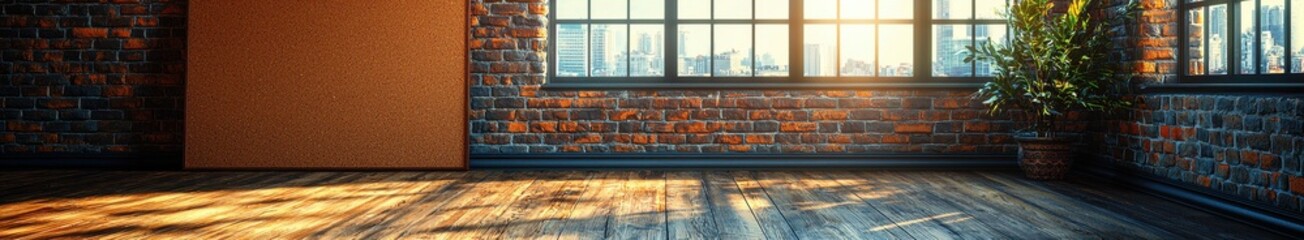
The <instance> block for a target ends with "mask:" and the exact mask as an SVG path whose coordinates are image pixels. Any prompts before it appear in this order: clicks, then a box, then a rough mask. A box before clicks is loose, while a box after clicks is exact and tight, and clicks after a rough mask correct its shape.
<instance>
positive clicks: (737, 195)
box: [701, 171, 787, 239]
mask: <svg viewBox="0 0 1304 240" xmlns="http://www.w3.org/2000/svg"><path fill="white" fill-rule="evenodd" d="M701 181H702V188H703V192H705V193H706V201H705V204H706V205H707V207H709V208H710V209H711V218H712V219H714V220H715V224H716V226H717V227H716V229H717V230H718V232H719V237H720V239H764V238H766V236H765V232H764V231H763V230H762V228H763V227H762V226H761V223H760V221H759V219H757V217H756V214H755V213H753V212H752V208H751V205H750V204H748V203H747V197H746V196H744V195H743V193H742V191H741V190H739V189H738V183H737V182H735V181H734V178H733V176H732V175H730V173H728V172H723V171H711V172H706V173H705V174H702V179H701ZM784 225H787V224H786V223H785V224H784Z"/></svg>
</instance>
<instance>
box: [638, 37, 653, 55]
mask: <svg viewBox="0 0 1304 240" xmlns="http://www.w3.org/2000/svg"><path fill="white" fill-rule="evenodd" d="M638 52H639V53H652V34H648V33H643V34H639V36H638Z"/></svg>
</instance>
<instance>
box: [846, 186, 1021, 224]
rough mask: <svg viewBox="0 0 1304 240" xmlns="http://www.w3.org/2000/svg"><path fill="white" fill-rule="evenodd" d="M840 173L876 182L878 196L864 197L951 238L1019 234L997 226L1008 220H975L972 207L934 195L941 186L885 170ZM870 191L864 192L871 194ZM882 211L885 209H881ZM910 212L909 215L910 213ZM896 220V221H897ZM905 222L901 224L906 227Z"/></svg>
mask: <svg viewBox="0 0 1304 240" xmlns="http://www.w3.org/2000/svg"><path fill="white" fill-rule="evenodd" d="M842 174H847V175H850V176H849V177H852V176H854V177H860V178H861V179H865V180H866V181H869V182H870V184H875V185H880V186H883V187H885V188H886V189H881V190H879V191H878V192H881V193H882V195H879V196H875V197H867V198H870V199H881V201H882V202H883V203H882V204H883V205H885V206H884V207H883V208H885V209H892V210H890V211H892V212H899V214H903V215H904V216H903V217H905V218H909V217H910V216H912V215H913V216H915V217H917V218H916V219H915V220H908V221H907V222H918V221H919V220H921V219H928V220H929V221H930V222H935V223H937V224H939V225H941V226H944V227H946V228H947V230H949V231H950V232H951V233H953V234H955V236H953V237H958V238H961V239H974V238H979V239H986V238H1015V237H1017V236H1020V235H1021V234H1020V233H1017V232H1014V231H1009V232H1002V231H1000V230H999V229H1001V228H1003V226H1005V225H1009V223H1000V224H995V225H989V224H987V223H985V222H983V221H979V220H978V219H977V217H975V216H974V215H973V214H971V213H969V212H970V211H974V210H975V209H974V208H966V207H964V206H960V205H957V204H956V203H955V202H951V201H947V200H946V199H945V198H944V197H942V196H939V195H938V194H937V192H938V191H943V190H942V189H938V188H934V187H932V186H931V185H929V184H927V183H921V182H914V181H911V179H906V178H900V177H899V176H897V175H895V174H890V173H888V172H886V171H875V172H864V171H858V172H846V173H842ZM873 193H874V192H868V193H867V194H871V195H873ZM885 212H887V211H886V210H885ZM911 213H913V214H911ZM898 222H900V221H898ZM908 226H909V225H908V224H907V225H906V226H905V227H908Z"/></svg>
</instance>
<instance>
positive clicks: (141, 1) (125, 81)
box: [0, 0, 186, 154]
mask: <svg viewBox="0 0 1304 240" xmlns="http://www.w3.org/2000/svg"><path fill="white" fill-rule="evenodd" d="M0 6H2V7H3V11H4V14H3V16H0V49H3V50H2V51H3V60H4V61H3V62H0V75H2V76H0V99H2V100H0V104H2V105H3V106H4V108H3V110H0V111H2V112H0V113H2V114H0V125H3V126H4V129H3V131H0V146H2V147H0V153H5V154H12V153H47V152H131V153H179V152H180V150H181V139H182V138H181V133H182V119H183V110H182V101H183V95H184V92H185V89H184V87H183V86H184V82H185V76H184V73H185V69H184V65H185V64H184V62H185V42H186V41H185V35H186V33H185V10H186V7H185V1H170V0H114V1H103V0H98V1H93V0H45V1H39V0H30V1H0Z"/></svg>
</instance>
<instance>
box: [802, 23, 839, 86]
mask: <svg viewBox="0 0 1304 240" xmlns="http://www.w3.org/2000/svg"><path fill="white" fill-rule="evenodd" d="M805 29H806V35H805V40H806V45H804V46H802V52H801V53H802V57H803V60H804V61H805V62H804V63H803V64H804V65H803V66H802V68H803V69H805V70H804V71H805V75H806V76H819V77H834V76H837V65H838V52H837V49H838V42H837V39H838V32H837V25H833V24H809V25H806V27H805Z"/></svg>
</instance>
